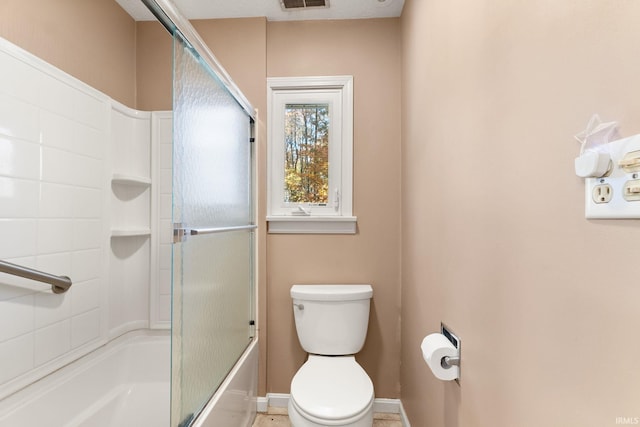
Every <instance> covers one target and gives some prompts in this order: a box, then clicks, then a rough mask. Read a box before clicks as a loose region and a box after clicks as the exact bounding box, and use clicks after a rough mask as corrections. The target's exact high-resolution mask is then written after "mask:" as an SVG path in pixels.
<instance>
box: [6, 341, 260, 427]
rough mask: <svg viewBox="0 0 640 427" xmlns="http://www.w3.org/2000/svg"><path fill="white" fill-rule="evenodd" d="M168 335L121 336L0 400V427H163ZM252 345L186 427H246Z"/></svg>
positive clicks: (253, 370) (252, 398)
mask: <svg viewBox="0 0 640 427" xmlns="http://www.w3.org/2000/svg"><path fill="white" fill-rule="evenodd" d="M170 354H171V344H170V337H169V333H168V332H154V331H135V332H131V333H128V334H125V335H123V336H121V337H119V338H117V339H115V340H113V341H111V342H110V343H109V344H107V345H105V346H104V347H101V348H100V349H98V350H96V351H94V352H92V353H91V354H89V355H87V356H85V357H83V358H81V359H79V360H78V361H76V362H74V363H72V364H70V365H68V366H65V367H64V368H62V369H60V370H58V371H56V372H54V373H53V374H51V375H49V376H47V377H45V378H43V379H42V380H40V381H38V382H37V383H34V384H32V385H30V386H29V387H27V388H25V389H23V390H21V391H19V392H17V393H15V394H13V395H11V396H9V397H7V398H6V399H4V400H2V401H0V426H2V427H4V426H11V427H44V426H46V427H80V426H82V427H167V426H168V425H169V416H170V414H169V411H170V406H171V405H170V382H169V378H170ZM257 360H258V353H257V342H256V341H254V342H253V343H252V344H251V345H250V346H249V348H248V349H247V351H246V352H245V354H244V355H243V356H242V357H241V359H240V361H239V362H238V364H237V365H236V366H235V367H234V368H233V371H232V373H231V374H230V375H229V377H228V378H227V379H226V380H225V382H224V383H223V385H222V386H221V387H220V389H219V390H218V392H217V393H216V395H214V397H213V398H212V399H211V401H210V402H209V404H208V405H207V407H206V408H205V411H203V414H202V415H201V416H200V417H199V419H198V420H196V422H194V425H201V426H208V425H215V426H219V427H222V426H224V427H244V426H250V425H251V423H252V421H253V419H254V418H255V413H256V392H257V390H256V389H257V384H256V382H257Z"/></svg>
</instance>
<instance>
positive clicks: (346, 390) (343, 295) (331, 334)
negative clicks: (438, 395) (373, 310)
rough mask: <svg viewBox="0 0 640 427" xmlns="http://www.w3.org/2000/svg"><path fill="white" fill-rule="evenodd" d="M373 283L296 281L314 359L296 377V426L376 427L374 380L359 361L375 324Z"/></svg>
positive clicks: (305, 344) (301, 333)
mask: <svg viewBox="0 0 640 427" xmlns="http://www.w3.org/2000/svg"><path fill="white" fill-rule="evenodd" d="M372 295H373V289H372V288H371V286H370V285H293V286H292V287H291V297H292V298H293V312H294V317H295V322H296V330H297V331H298V339H299V340H300V344H301V345H302V348H304V349H305V351H306V352H307V353H309V358H308V359H307V361H306V362H305V363H304V365H302V367H301V368H300V369H299V370H298V372H296V375H295V376H294V377H293V380H292V381H291V396H290V399H289V419H290V421H291V425H292V426H293V427H326V426H341V427H371V426H372V425H373V398H374V395H373V383H372V382H371V379H370V378H369V376H368V375H367V373H366V372H365V371H364V369H362V367H361V366H360V365H359V364H358V362H356V359H355V356H354V355H355V353H357V352H359V351H360V350H361V349H362V346H363V345H364V340H365V338H366V335H367V327H368V324H369V303H370V300H371V296H372Z"/></svg>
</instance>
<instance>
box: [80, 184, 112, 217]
mask: <svg viewBox="0 0 640 427" xmlns="http://www.w3.org/2000/svg"><path fill="white" fill-rule="evenodd" d="M102 196H103V190H96V189H91V188H80V187H76V188H74V190H73V215H74V216H75V217H76V218H101V217H103V216H104V208H103V206H102Z"/></svg>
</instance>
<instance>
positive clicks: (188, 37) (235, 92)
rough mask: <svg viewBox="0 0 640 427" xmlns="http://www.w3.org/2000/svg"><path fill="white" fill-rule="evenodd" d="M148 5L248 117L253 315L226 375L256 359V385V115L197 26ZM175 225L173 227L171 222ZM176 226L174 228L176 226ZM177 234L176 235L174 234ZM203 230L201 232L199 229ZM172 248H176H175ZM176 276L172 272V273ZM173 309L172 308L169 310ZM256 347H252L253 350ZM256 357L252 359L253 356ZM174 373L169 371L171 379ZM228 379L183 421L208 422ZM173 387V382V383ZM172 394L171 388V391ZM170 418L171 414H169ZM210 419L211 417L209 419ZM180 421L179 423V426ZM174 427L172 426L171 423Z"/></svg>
mask: <svg viewBox="0 0 640 427" xmlns="http://www.w3.org/2000/svg"><path fill="white" fill-rule="evenodd" d="M141 1H142V2H143V3H144V4H145V5H146V6H147V8H148V9H149V10H150V11H151V12H152V13H153V14H154V15H155V16H156V18H157V19H158V21H159V22H160V23H161V24H162V25H163V26H164V27H165V28H166V29H167V30H168V32H169V33H170V34H171V35H175V34H176V33H178V34H179V35H180V38H181V39H182V40H183V41H184V43H185V44H186V45H187V46H188V47H189V48H190V50H192V51H193V52H195V53H196V54H197V55H198V58H199V59H200V60H201V61H202V62H203V63H204V65H205V67H208V68H209V71H210V72H212V73H213V74H214V75H215V77H216V78H217V79H218V80H219V82H220V83H221V84H222V86H223V87H224V88H225V89H226V91H227V92H228V93H229V94H230V95H231V96H232V97H233V99H234V100H235V101H236V102H237V103H238V105H239V106H240V107H241V108H242V110H244V112H245V113H246V114H247V116H248V119H249V126H250V127H249V135H250V144H251V146H250V168H249V172H250V177H249V180H250V188H251V190H250V194H249V196H250V207H249V209H250V215H251V218H250V223H251V225H249V226H246V227H241V228H244V229H247V228H251V229H252V230H253V231H252V232H251V247H250V249H251V257H252V260H251V261H250V267H251V271H250V273H249V274H250V283H249V285H250V286H251V291H250V293H249V298H250V300H249V306H250V307H251V311H252V313H253V318H252V319H250V320H251V325H252V326H251V327H250V341H249V342H248V345H247V347H246V348H245V352H244V353H242V354H241V355H240V359H239V360H238V362H237V363H236V366H232V367H231V372H230V374H229V375H228V377H231V376H232V374H233V373H234V372H236V370H237V369H238V368H239V366H240V365H241V364H243V363H248V364H253V363H254V362H255V365H256V366H255V369H253V368H251V369H249V371H250V372H252V373H255V377H256V378H255V380H256V385H257V356H256V355H257V334H256V326H255V319H256V318H257V283H256V282H257V280H256V279H257V247H258V245H257V234H258V233H257V232H256V230H255V229H256V228H257V225H256V213H257V209H256V205H257V194H256V189H257V182H256V179H257V174H256V166H257V164H256V147H255V143H254V141H255V134H256V131H255V126H256V117H257V113H256V111H255V109H254V108H253V106H252V105H251V103H250V102H249V101H248V100H247V98H246V97H245V96H244V94H243V93H242V92H241V91H240V89H239V88H238V86H237V85H236V84H235V83H234V82H233V80H232V79H231V77H230V76H229V74H228V73H227V71H226V70H225V69H224V68H223V67H222V65H221V64H220V63H219V61H218V60H217V59H216V57H215V56H214V55H213V53H212V52H211V51H210V49H209V48H208V47H207V45H206V43H205V42H204V41H203V40H202V38H201V37H200V36H199V35H198V33H197V32H196V30H195V29H194V28H193V26H192V25H191V23H190V22H189V21H188V20H187V19H186V18H184V17H183V16H182V15H181V13H180V11H179V10H178V9H177V8H176V6H175V5H174V4H173V3H172V2H171V1H170V0H141ZM174 227H176V226H175V225H174ZM176 228H177V230H176ZM176 228H174V244H175V239H176V238H178V239H180V238H181V237H182V236H180V235H179V234H180V233H183V234H184V233H186V235H184V237H187V235H191V236H196V235H197V234H200V232H199V231H198V230H195V229H182V228H181V227H180V226H177V227H176ZM207 231H209V232H213V233H215V232H217V231H228V230H207ZM176 234H177V235H178V236H176ZM202 234H204V233H202ZM174 250H175V248H174ZM174 277H175V273H174ZM172 300H173V302H172V304H175V303H176V302H175V291H173V290H172ZM172 311H173V310H172ZM174 325H175V319H172V329H173V328H174ZM254 348H255V351H254ZM254 359H255V360H254ZM175 378H176V377H175V376H174V374H173V373H172V383H173V381H174V379H175ZM229 380H232V381H233V378H227V379H226V380H224V381H223V383H222V384H221V385H220V386H219V389H218V390H217V391H216V392H215V393H214V395H213V396H212V397H211V399H210V400H209V402H205V404H204V407H203V408H201V411H200V412H198V413H196V414H193V418H191V419H188V420H183V421H182V423H183V424H184V425H186V426H187V425H188V426H198V425H207V423H208V421H207V418H209V415H210V414H211V413H212V408H211V404H212V403H215V402H216V401H217V400H218V399H219V398H220V397H219V394H220V393H219V391H220V392H221V391H222V390H223V389H224V387H225V385H226V384H227V382H228V381H229ZM172 388H173V385H172ZM172 395H173V391H172ZM174 398H175V397H172V403H171V405H172V411H173V408H174V402H173V399H174ZM253 413H254V414H255V409H253ZM172 418H173V415H172ZM209 422H210V420H209ZM183 424H180V425H181V426H182V425H183ZM172 427H174V426H172Z"/></svg>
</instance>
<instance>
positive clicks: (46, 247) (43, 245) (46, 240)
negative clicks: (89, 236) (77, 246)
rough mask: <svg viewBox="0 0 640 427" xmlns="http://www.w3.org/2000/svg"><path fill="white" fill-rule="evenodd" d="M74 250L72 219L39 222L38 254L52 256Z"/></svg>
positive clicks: (41, 220) (42, 220)
mask: <svg viewBox="0 0 640 427" xmlns="http://www.w3.org/2000/svg"><path fill="white" fill-rule="evenodd" d="M71 250H73V220H72V219H40V220H38V253H41V254H52V253H58V252H69V251H71Z"/></svg>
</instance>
